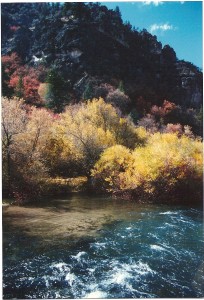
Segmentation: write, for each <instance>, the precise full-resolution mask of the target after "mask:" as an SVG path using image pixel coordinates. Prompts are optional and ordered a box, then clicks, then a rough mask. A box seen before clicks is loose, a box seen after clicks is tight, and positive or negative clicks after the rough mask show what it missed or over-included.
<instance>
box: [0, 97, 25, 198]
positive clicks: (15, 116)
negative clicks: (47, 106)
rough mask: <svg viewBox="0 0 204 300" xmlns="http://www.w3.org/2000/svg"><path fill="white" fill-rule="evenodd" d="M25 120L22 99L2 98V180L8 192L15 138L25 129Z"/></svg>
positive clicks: (9, 189)
mask: <svg viewBox="0 0 204 300" xmlns="http://www.w3.org/2000/svg"><path fill="white" fill-rule="evenodd" d="M27 121H28V118H27V114H26V111H25V109H24V101H23V100H19V99H18V98H12V99H8V98H5V97H4V98H2V146H3V149H2V150H3V181H4V185H6V186H7V188H6V189H7V192H8V194H10V192H11V180H12V166H11V165H12V164H11V161H12V156H13V154H14V151H15V150H14V149H15V146H16V139H17V138H18V136H19V135H20V134H22V133H23V132H24V131H25V128H26V125H27ZM4 188H5V186H4Z"/></svg>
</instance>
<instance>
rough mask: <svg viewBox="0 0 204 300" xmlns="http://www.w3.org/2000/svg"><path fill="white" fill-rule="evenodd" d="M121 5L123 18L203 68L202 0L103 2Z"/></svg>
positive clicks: (112, 5) (109, 4) (104, 3)
mask: <svg viewBox="0 0 204 300" xmlns="http://www.w3.org/2000/svg"><path fill="white" fill-rule="evenodd" d="M101 4H103V5H106V6H107V7H108V8H110V9H114V8H115V7H116V5H117V6H119V8H120V11H121V14H122V18H123V21H129V22H130V24H131V25H132V26H135V28H136V29H139V30H141V29H143V28H145V29H147V30H148V31H149V32H150V33H152V34H153V35H156V36H157V40H158V41H160V42H162V45H163V46H164V45H166V44H168V45H170V46H171V47H173V48H174V50H175V52H176V54H177V57H178V59H184V60H186V61H190V62H192V63H193V64H195V65H196V66H197V67H199V68H202V66H203V61H202V55H203V50H202V1H176V2H175V1H171V2H167V1H163V2H162V1H158V0H155V1H144V2H141V1H140V2H129V1H128V2H102V3H101Z"/></svg>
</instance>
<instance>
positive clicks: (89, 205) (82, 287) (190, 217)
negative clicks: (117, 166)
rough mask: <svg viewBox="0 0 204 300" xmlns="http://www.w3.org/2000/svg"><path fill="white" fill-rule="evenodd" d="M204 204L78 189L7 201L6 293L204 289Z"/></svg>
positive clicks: (186, 293) (172, 293)
mask: <svg viewBox="0 0 204 300" xmlns="http://www.w3.org/2000/svg"><path fill="white" fill-rule="evenodd" d="M203 249H204V239H203V212H202V209H200V208H196V207H185V206H168V205H153V204H138V203H134V202H130V201H121V200H114V199H110V198H106V197H90V196H81V195H72V196H69V197H67V198H64V199H63V198H61V199H53V200H50V201H46V202H44V203H41V204H40V203H38V204H35V205H32V206H26V207H18V206H4V207H3V294H4V299H11V298H18V299H19V298H20V299H30V298H38V299H42V298H60V299H62V298H188V297H191V298H196V297H203V296H204V284H203V283H204V271H203V268H204V253H203Z"/></svg>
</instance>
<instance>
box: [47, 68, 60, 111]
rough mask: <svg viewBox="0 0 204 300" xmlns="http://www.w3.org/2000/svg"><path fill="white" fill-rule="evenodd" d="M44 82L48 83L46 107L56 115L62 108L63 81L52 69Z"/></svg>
mask: <svg viewBox="0 0 204 300" xmlns="http://www.w3.org/2000/svg"><path fill="white" fill-rule="evenodd" d="M46 82H47V83H49V91H48V95H47V99H48V104H47V107H48V108H51V109H54V111H55V112H57V113H58V112H61V111H62V109H63V107H64V103H63V95H62V94H63V93H62V91H63V87H64V80H63V78H62V77H61V76H60V74H59V73H58V72H57V71H56V70H55V69H54V68H53V69H51V70H49V71H48V74H47V78H46Z"/></svg>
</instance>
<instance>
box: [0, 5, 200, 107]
mask: <svg viewBox="0 0 204 300" xmlns="http://www.w3.org/2000/svg"><path fill="white" fill-rule="evenodd" d="M12 52H17V53H18V54H19V56H20V57H21V58H22V60H23V61H24V63H26V64H28V65H36V64H39V63H42V62H43V63H44V64H45V65H46V66H47V67H50V66H52V67H54V68H55V69H56V70H57V72H59V73H60V75H61V76H62V77H63V78H64V80H65V85H66V86H67V89H68V90H69V91H71V92H72V94H74V97H77V98H78V99H80V98H81V97H82V95H83V93H84V90H85V88H86V85H87V84H88V83H90V82H92V85H93V84H95V85H99V84H101V83H109V84H112V85H115V86H116V87H117V85H118V84H119V82H120V81H122V82H123V84H124V87H125V92H126V94H127V95H128V96H129V97H130V99H131V101H132V105H134V103H135V101H137V99H138V97H141V96H142V97H143V98H144V99H145V100H146V101H150V102H151V103H152V104H161V103H162V101H163V100H164V99H168V100H170V101H172V102H174V103H176V104H179V105H182V106H185V107H187V108H188V107H193V108H200V106H201V105H202V73H201V72H200V71H199V69H198V68H196V67H195V66H194V65H192V64H191V63H189V62H185V61H179V60H178V59H177V58H176V53H175V52H174V50H173V49H172V48H171V47H170V46H168V45H166V46H164V47H162V45H161V43H159V42H158V41H157V38H156V36H152V35H151V34H150V33H148V32H147V31H146V30H143V31H140V32H138V31H137V30H134V29H132V27H131V25H130V24H123V22H122V20H121V16H120V13H119V11H118V10H117V11H112V10H108V9H107V8H106V7H105V6H100V5H99V4H94V3H89V4H87V5H85V4H84V3H67V4H65V5H64V6H61V5H59V4H53V5H52V6H50V5H49V4H48V3H35V4H34V3H33V4H31V3H30V4H29V3H27V4H2V55H6V54H9V53H12Z"/></svg>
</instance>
